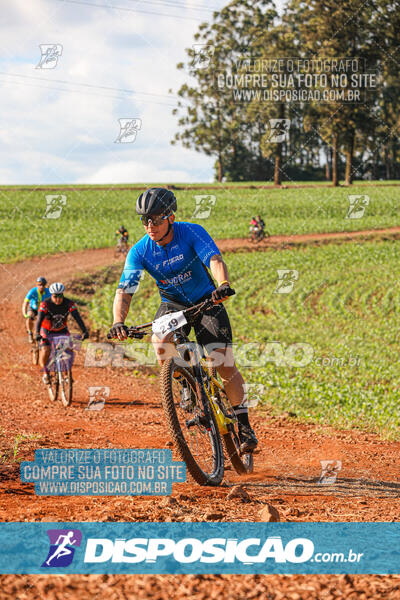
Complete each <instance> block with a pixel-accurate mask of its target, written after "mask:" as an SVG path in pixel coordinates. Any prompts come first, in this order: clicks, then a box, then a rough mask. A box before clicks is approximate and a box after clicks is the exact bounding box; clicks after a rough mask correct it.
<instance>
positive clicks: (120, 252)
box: [114, 238, 129, 258]
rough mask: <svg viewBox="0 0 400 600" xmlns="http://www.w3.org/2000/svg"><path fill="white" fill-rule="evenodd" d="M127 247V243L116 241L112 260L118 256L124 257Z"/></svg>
mask: <svg viewBox="0 0 400 600" xmlns="http://www.w3.org/2000/svg"><path fill="white" fill-rule="evenodd" d="M128 251H129V247H128V242H127V241H126V240H125V239H124V238H121V239H119V240H118V243H117V245H116V247H115V250H114V258H119V256H122V257H125V256H126V255H127V254H128Z"/></svg>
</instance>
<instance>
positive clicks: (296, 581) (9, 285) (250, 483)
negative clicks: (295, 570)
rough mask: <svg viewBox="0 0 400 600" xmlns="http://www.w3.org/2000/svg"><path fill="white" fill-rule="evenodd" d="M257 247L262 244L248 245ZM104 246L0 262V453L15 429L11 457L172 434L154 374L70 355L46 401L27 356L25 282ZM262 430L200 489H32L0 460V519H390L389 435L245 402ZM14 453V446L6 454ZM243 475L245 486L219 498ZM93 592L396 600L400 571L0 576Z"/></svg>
mask: <svg viewBox="0 0 400 600" xmlns="http://www.w3.org/2000/svg"><path fill="white" fill-rule="evenodd" d="M397 235H400V227H399V228H392V229H390V230H380V231H374V232H357V233H340V234H315V235H307V236H277V237H275V238H273V239H272V238H270V239H269V240H268V241H267V242H265V243H264V244H263V246H265V249H267V247H268V246H271V247H282V245H291V244H292V243H300V244H304V243H325V242H326V241H328V240H329V241H331V240H332V241H333V240H335V241H336V242H337V241H342V240H347V239H349V238H350V239H351V240H352V239H357V238H360V239H367V238H370V237H380V236H382V237H386V236H388V237H397ZM219 247H220V248H221V250H239V249H249V250H251V249H253V246H252V245H250V246H249V244H248V243H247V242H246V240H223V241H221V242H219ZM257 248H258V249H260V246H258V247H257ZM112 252H113V251H112V249H99V250H86V251H78V252H73V253H69V254H61V255H54V256H50V257H46V258H38V259H32V260H27V261H24V262H20V263H15V264H6V265H0V294H1V298H2V301H1V303H0V356H1V357H2V361H1V366H0V383H1V387H0V406H1V412H0V456H1V453H5V452H6V453H7V452H9V451H10V449H11V448H12V446H13V442H14V439H15V436H16V435H17V434H19V433H26V434H37V435H39V436H40V437H39V438H38V439H31V440H26V441H23V442H21V444H20V452H19V456H20V457H22V458H23V459H24V460H33V458H34V450H35V448H38V447H47V448H157V447H159V448H165V447H169V446H170V438H169V435H168V430H167V427H166V425H165V419H164V415H163V412H162V409H161V407H160V400H159V390H158V384H157V378H154V377H149V376H146V374H145V373H144V372H143V373H142V372H140V373H139V372H138V371H136V372H135V374H134V373H133V371H132V370H130V369H123V368H115V367H114V368H111V367H105V368H90V367H86V368H85V367H84V366H83V363H84V352H83V351H82V352H80V353H78V355H77V360H76V365H75V367H74V380H75V383H74V386H75V387H74V399H73V401H72V405H71V406H70V407H69V408H67V409H64V408H63V407H62V406H61V404H60V403H59V402H57V403H52V402H51V401H50V400H49V399H48V397H47V394H46V390H45V389H44V386H43V384H42V383H41V381H40V375H39V371H38V367H35V366H33V365H31V364H30V356H29V346H28V343H27V339H26V334H25V331H24V324H23V319H22V316H21V304H22V300H23V297H24V294H25V293H26V290H27V289H28V288H29V287H31V285H32V283H31V282H32V281H34V278H36V276H37V275H38V274H42V273H43V272H44V273H45V274H46V276H47V277H48V279H50V280H52V279H53V280H54V279H58V280H62V281H64V282H66V283H68V281H69V280H71V279H72V278H73V277H75V276H76V275H77V274H79V273H87V272H91V271H93V270H95V269H96V268H98V267H101V266H105V265H108V264H111V263H113V262H115V261H114V260H113V258H112ZM103 385H104V386H108V387H109V388H110V399H109V401H107V402H106V404H105V408H104V410H102V411H90V410H85V408H86V406H87V404H88V399H89V392H88V387H89V386H103ZM252 422H253V423H254V427H255V429H256V431H257V435H258V438H259V441H260V445H259V447H260V450H259V452H258V453H257V454H256V455H255V471H254V474H252V475H251V476H246V477H240V476H238V475H236V474H235V473H234V472H233V471H232V470H231V469H228V470H227V471H226V475H225V479H224V485H222V486H220V487H218V488H203V487H200V486H198V485H196V484H194V483H193V482H192V481H190V480H189V481H188V482H187V483H185V484H174V489H173V494H172V496H173V497H174V498H175V499H176V500H177V502H173V501H171V500H170V499H169V498H166V499H164V498H162V497H140V496H136V497H135V496H134V497H65V498H61V499H60V498H59V497H39V496H35V494H34V490H33V484H22V483H21V482H20V480H19V471H18V467H17V465H16V464H15V463H14V462H13V461H12V460H11V459H7V460H6V462H4V464H3V465H1V462H0V521H24V520H26V521H259V520H260V511H261V509H262V507H263V506H264V505H265V504H266V503H270V504H272V505H273V506H274V507H275V508H276V509H277V510H278V511H279V514H280V519H281V521H291V522H304V521H349V522H351V521H398V520H399V517H400V443H398V442H390V441H385V440H382V439H380V437H379V436H377V435H374V434H371V433H366V432H362V431H357V430H353V431H338V430H335V429H334V428H331V427H321V426H316V425H313V424H300V423H298V422H297V421H296V420H295V418H292V417H290V416H289V415H283V416H280V417H273V416H271V415H270V414H269V413H268V412H266V411H262V410H260V411H258V410H257V411H253V414H252ZM11 454H12V453H11ZM325 459H329V460H330V459H336V460H341V461H342V470H341V472H340V473H339V477H338V480H337V483H336V484H335V485H318V484H317V480H318V477H319V475H320V461H321V460H325ZM239 483H241V484H242V485H243V486H244V488H245V490H246V491H247V492H248V494H249V496H250V498H249V499H247V500H242V499H240V498H236V499H233V500H227V499H226V498H227V495H228V494H229V492H230V491H231V489H232V486H233V485H237V484H239ZM44 597H46V598H48V599H50V600H53V599H54V600H56V599H61V598H79V599H86V598H96V599H99V600H100V599H103V598H104V599H106V598H107V599H110V600H114V599H115V600H117V599H119V598H121V599H122V598H129V599H130V598H132V599H133V598H135V599H139V600H141V599H147V598H149V599H150V598H151V599H154V600H159V599H160V600H161V599H162V600H164V599H167V598H168V599H175V598H176V599H177V600H180V599H181V598H192V599H195V600H200V599H204V600H206V599H207V600H208V598H218V599H220V598H221V599H225V598H226V599H228V598H229V599H230V600H236V599H237V600H239V599H240V600H245V599H247V598H249V599H250V598H260V600H261V599H262V600H269V599H271V600H280V599H286V598H288V599H291V600H302V599H303V598H304V599H309V598H310V599H316V600H317V599H320V598H323V599H327V600H328V599H333V598H346V599H347V598H351V599H353V598H354V599H355V598H357V599H358V598H388V599H397V598H399V599H400V576H397V575H396V576H373V575H357V576H347V575H324V576H316V575H315V576H300V575H296V576H283V575H254V576H251V575H248V576H247V575H246V576H241V575H237V576H236V575H227V576H213V575H204V576H194V575H193V576H192V575H191V576H189V575H187V576H183V575H180V576H172V575H163V576H160V575H135V576H133V575H132V576H126V575H124V576H122V575H121V576H117V575H88V576H84V575H68V576H62V577H60V576H51V575H49V576H42V575H32V576H28V575H19V576H15V575H2V576H0V600H2V599H6V598H7V600H8V599H9V598H15V599H19V600H24V599H29V600H31V599H36V598H37V599H42V598H44Z"/></svg>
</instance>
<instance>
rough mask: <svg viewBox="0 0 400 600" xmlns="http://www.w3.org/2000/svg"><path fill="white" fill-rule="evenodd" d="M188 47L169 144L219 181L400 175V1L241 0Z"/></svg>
mask: <svg viewBox="0 0 400 600" xmlns="http://www.w3.org/2000/svg"><path fill="white" fill-rule="evenodd" d="M186 53H187V61H186V62H182V63H179V64H178V65H177V67H178V68H179V69H185V70H186V71H187V74H188V82H187V83H185V84H184V85H182V86H181V88H180V89H179V91H178V97H179V99H178V103H177V108H176V109H175V110H174V114H176V115H178V132H177V133H176V135H175V138H174V139H173V140H172V142H171V143H173V144H176V143H181V144H183V146H185V147H187V148H192V149H193V148H194V149H195V150H197V151H198V152H202V153H204V154H206V155H208V156H214V157H215V159H216V161H215V176H216V179H217V180H218V181H223V180H227V181H244V180H247V181H267V180H271V179H273V181H274V183H275V184H277V185H279V184H280V183H281V182H282V181H284V180H302V179H303V180H305V179H317V180H318V179H321V180H322V179H327V180H331V181H332V183H333V185H338V183H339V179H344V180H345V184H346V185H350V184H351V183H352V181H353V179H399V178H400V156H399V150H400V143H399V135H398V132H399V126H400V117H399V110H398V109H399V102H400V100H399V99H400V79H399V66H400V0H394V1H393V2H391V1H390V0H368V1H367V2H365V0H340V1H338V0H288V3H287V4H286V6H285V8H284V11H283V12H282V14H281V15H279V14H278V12H277V10H276V7H275V5H274V4H273V2H272V0H232V1H231V2H229V4H227V5H226V6H225V7H224V8H223V9H222V10H220V11H216V12H214V13H213V18H212V21H211V22H204V23H202V24H201V25H200V26H199V28H198V31H197V33H196V34H195V43H194V44H193V46H192V47H191V48H188V49H186ZM289 59H290V60H289ZM278 61H279V62H278ZM340 61H342V62H340ZM293 65H297V67H298V68H297V70H296V73H294V70H293ZM309 65H316V67H317V68H316V70H314V71H312V70H311V71H312V72H310V71H308V66H309ZM321 65H322V69H321ZM335 65H336V66H335ZM341 65H342V70H340V66H341ZM343 65H344V66H343ZM348 65H350V66H349V67H348ZM334 68H336V69H337V70H336V71H334V70H333V69H334ZM306 76H307V78H306ZM245 77H247V79H245ZM310 77H313V79H310ZM341 77H344V79H343V80H342V79H341ZM353 78H354V80H353ZM307 81H311V82H312V85H311V87H310V85H309V87H308V88H307V85H306V84H307ZM338 81H340V82H343V81H344V83H343V86H342V87H340V83H338ZM232 82H233V83H232ZM327 82H328V83H327ZM366 82H367V84H368V85H367V84H366ZM352 86H354V87H352ZM288 89H289V92H290V93H289V94H288V95H286V93H285V90H288ZM311 89H312V92H311V94H309V92H310V90H311ZM282 90H283V91H282ZM300 92H302V93H303V96H301V95H299V93H300ZM273 93H276V94H278V97H273V96H272V94H273ZM279 93H280V94H281V96H279ZM296 93H297V94H298V96H297V97H296V95H295V94H296ZM357 93H358V97H357V98H356V100H355V101H353V102H351V101H349V98H350V100H351V99H352V96H351V94H357ZM324 94H326V95H327V96H326V98H325V100H324V101H322V100H321V98H323V96H324ZM335 94H337V97H336V96H335ZM343 94H345V97H343ZM274 127H275V129H274Z"/></svg>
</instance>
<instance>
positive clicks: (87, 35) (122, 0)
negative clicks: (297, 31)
mask: <svg viewBox="0 0 400 600" xmlns="http://www.w3.org/2000/svg"><path fill="white" fill-rule="evenodd" d="M226 3H227V1H226V0H30V1H29V2H27V1H26V0H7V9H6V10H4V5H3V12H2V26H1V36H0V48H1V54H0V89H1V92H0V185H9V184H34V185H39V184H48V183H52V184H64V183H92V184H105V183H112V184H116V183H134V182H137V183H139V182H140V183H142V182H164V183H168V182H209V181H213V179H214V169H213V165H214V162H215V158H213V157H207V156H205V155H203V154H201V153H198V152H196V151H194V150H188V149H185V148H183V147H182V146H181V145H180V144H179V143H178V144H177V145H174V146H172V145H171V144H170V141H171V140H172V139H173V137H174V135H175V133H176V132H177V131H178V127H177V117H176V116H174V115H173V114H172V110H173V108H175V107H176V102H177V97H176V93H177V91H178V89H179V88H180V86H181V85H182V84H183V83H184V82H188V81H189V76H188V73H187V71H186V72H185V71H184V70H178V69H177V68H176V64H177V63H178V62H182V61H183V62H186V52H185V48H188V47H191V46H192V45H193V44H194V43H195V40H194V34H195V33H196V31H197V29H198V26H199V24H200V23H201V22H203V21H208V20H211V18H212V11H213V10H218V9H220V8H222V7H223V6H224V5H225V4H226ZM280 4H281V2H279V3H278V7H279V6H280ZM49 46H50V47H51V48H50V50H51V57H52V58H50V60H48V61H47V62H46V61H44V60H43V58H42V56H43V55H46V51H47V49H48V47H49ZM170 89H172V92H173V93H172V94H169V90H170ZM127 122H128V125H129V127H130V129H129V131H128V130H127V128H126V124H127ZM121 128H122V129H121ZM121 131H122V133H123V135H122V136H121ZM125 132H127V133H128V135H124V133H125Z"/></svg>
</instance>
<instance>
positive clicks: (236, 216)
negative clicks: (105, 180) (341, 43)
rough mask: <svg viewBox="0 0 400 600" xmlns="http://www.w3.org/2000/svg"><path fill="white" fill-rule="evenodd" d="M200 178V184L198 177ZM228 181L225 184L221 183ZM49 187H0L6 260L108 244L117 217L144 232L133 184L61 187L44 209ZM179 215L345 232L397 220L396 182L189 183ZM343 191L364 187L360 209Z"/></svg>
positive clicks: (243, 228)
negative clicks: (352, 211) (365, 199)
mask: <svg viewBox="0 0 400 600" xmlns="http://www.w3.org/2000/svg"><path fill="white" fill-rule="evenodd" d="M204 185H205V184H204ZM226 185H230V184H226ZM60 194H63V188H62V187H60V188H57V189H55V190H52V191H49V190H47V191H46V190H34V191H29V190H24V189H18V188H4V187H3V188H1V189H0V261H3V262H9V261H15V260H21V259H23V258H27V257H31V256H37V255H40V254H43V253H57V252H61V251H71V250H78V249H83V248H99V247H106V246H112V245H113V244H114V243H115V241H116V238H115V235H114V232H115V230H116V229H117V227H119V226H120V225H121V223H123V224H124V225H125V226H126V227H127V228H128V229H129V231H130V233H131V242H132V243H134V242H135V241H136V240H137V239H139V238H140V237H141V236H142V235H143V227H142V226H141V224H140V221H139V220H138V218H137V217H136V214H135V202H136V198H137V196H138V191H133V190H123V189H118V187H115V188H113V189H111V190H107V189H106V190H104V189H97V188H96V187H95V186H93V187H88V188H87V189H84V190H78V189H74V190H65V193H64V196H65V198H63V202H65V204H62V205H60V207H59V208H60V209H61V210H59V215H58V217H57V218H53V217H54V216H57V211H53V212H51V211H50V212H46V206H47V203H46V195H55V196H57V195H60ZM176 194H177V198H178V212H177V219H178V220H190V221H193V222H197V223H200V224H201V225H203V226H204V227H206V229H207V230H208V231H209V233H210V234H211V235H212V236H213V237H215V238H229V237H245V236H247V234H248V223H249V221H250V218H251V217H252V216H253V215H257V214H261V215H262V216H263V217H264V220H265V222H266V226H267V229H268V231H269V232H270V233H271V234H272V235H277V234H296V233H312V232H325V231H352V230H360V229H373V228H383V227H392V226H395V225H397V224H398V219H397V216H398V212H399V204H400V186H399V187H388V186H386V187H385V186H381V185H380V186H379V187H376V186H374V184H373V183H372V184H370V185H367V184H365V183H363V184H360V185H354V186H353V187H351V188H332V187H326V186H325V187H315V189H313V188H306V189H302V188H299V189H274V188H271V189H256V188H254V189H241V188H240V185H238V186H237V187H235V189H226V187H224V185H223V184H222V185H221V186H220V188H219V189H215V190H207V188H206V187H203V188H202V187H200V186H197V187H194V188H193V189H189V190H181V191H177V192H176ZM210 194H211V195H213V196H215V205H214V206H213V207H212V210H211V214H210V216H209V218H207V219H197V218H196V216H194V213H195V206H196V198H195V196H196V195H200V196H202V195H204V196H207V195H210ZM349 194H361V195H365V194H367V195H368V196H369V204H368V205H367V206H366V207H365V212H364V216H363V217H362V218H358V219H354V218H347V214H348V209H349V199H348V195H349Z"/></svg>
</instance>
